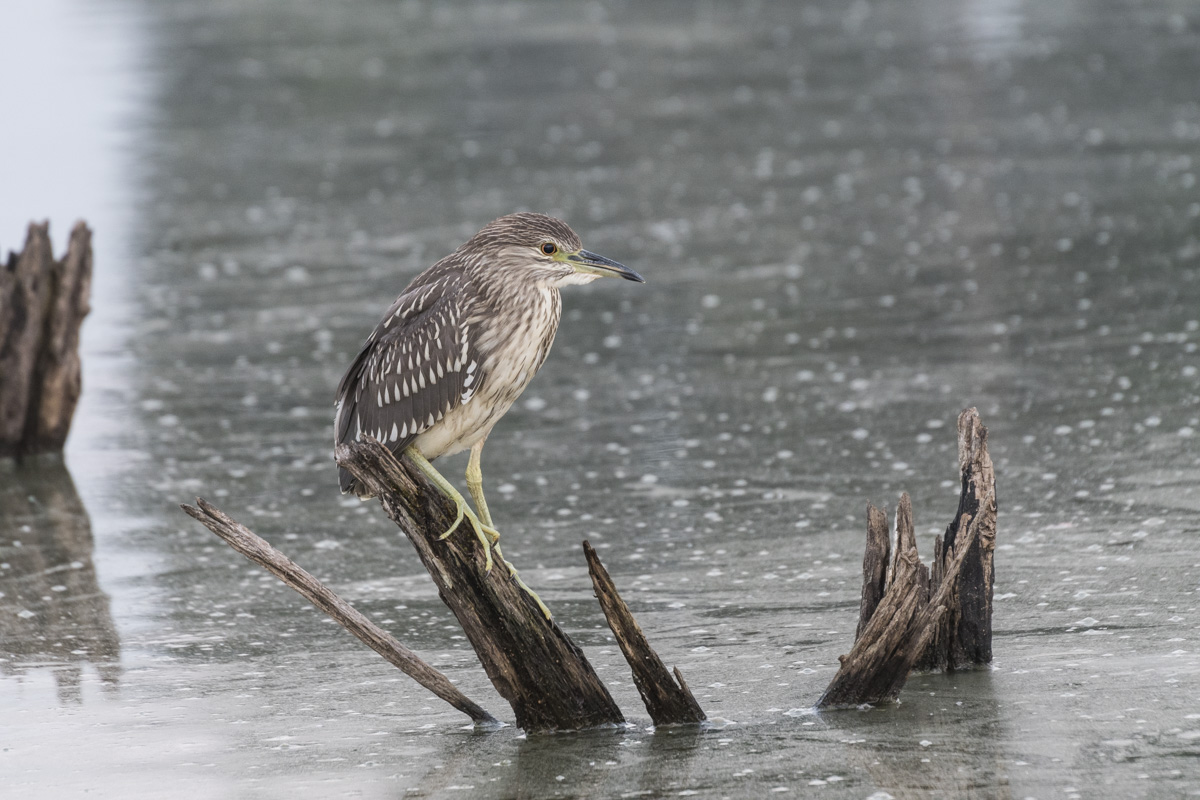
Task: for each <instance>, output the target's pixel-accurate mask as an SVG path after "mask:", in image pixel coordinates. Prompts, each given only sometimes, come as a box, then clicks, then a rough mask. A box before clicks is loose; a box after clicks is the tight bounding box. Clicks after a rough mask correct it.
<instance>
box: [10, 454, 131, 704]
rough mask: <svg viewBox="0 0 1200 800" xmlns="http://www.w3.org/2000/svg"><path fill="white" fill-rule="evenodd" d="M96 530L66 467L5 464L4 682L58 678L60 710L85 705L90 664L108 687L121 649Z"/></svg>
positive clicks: (44, 461) (49, 461) (46, 462)
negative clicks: (42, 671)
mask: <svg viewBox="0 0 1200 800" xmlns="http://www.w3.org/2000/svg"><path fill="white" fill-rule="evenodd" d="M92 548H93V542H92V525H91V521H90V520H89V519H88V514H87V509H85V508H84V507H83V502H82V501H81V500H80V499H79V495H78V493H77V492H76V491H75V483H74V481H73V480H71V473H70V472H69V471H68V470H67V468H66V465H65V464H63V462H62V460H61V459H59V458H57V457H53V458H37V459H28V460H26V461H24V462H23V463H21V464H19V465H18V464H13V463H12V462H4V463H2V464H0V674H3V675H15V676H17V677H20V676H21V675H22V674H23V673H24V672H25V671H27V670H28V669H30V668H34V667H50V668H52V669H53V671H54V677H55V681H56V683H57V684H58V694H59V699H60V701H61V702H64V703H67V702H79V699H80V677H81V675H82V672H83V664H84V663H86V662H91V663H92V664H94V665H95V666H96V668H97V670H98V671H99V673H100V677H101V678H102V679H103V681H104V683H105V685H106V686H109V687H115V686H116V683H117V679H118V678H119V677H120V664H119V658H120V649H121V645H120V641H119V639H118V638H117V630H116V627H115V626H114V625H113V620H112V614H111V612H110V611H109V599H108V595H106V594H105V593H104V592H103V591H101V589H100V586H99V584H98V583H97V581H96V568H95V566H94V565H93V564H92Z"/></svg>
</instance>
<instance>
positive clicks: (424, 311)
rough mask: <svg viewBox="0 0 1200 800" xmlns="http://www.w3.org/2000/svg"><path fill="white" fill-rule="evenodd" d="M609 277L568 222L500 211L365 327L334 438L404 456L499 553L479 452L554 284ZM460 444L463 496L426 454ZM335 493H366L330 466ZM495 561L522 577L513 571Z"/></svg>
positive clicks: (532, 359)
mask: <svg viewBox="0 0 1200 800" xmlns="http://www.w3.org/2000/svg"><path fill="white" fill-rule="evenodd" d="M605 276H614V277H619V278H625V279H626V280H631V281H637V282H639V283H643V282H644V281H643V279H642V276H640V275H638V274H637V273H636V272H634V271H633V270H631V269H629V268H628V267H626V266H623V265H621V264H618V263H617V262H616V261H612V260H611V259H607V258H605V257H603V256H599V255H596V254H595V253H589V252H588V251H587V250H584V249H583V247H582V244H581V243H580V241H579V236H577V235H576V233H575V231H573V230H571V228H570V227H569V226H568V225H567V224H566V223H565V222H562V221H560V220H557V219H554V218H553V217H547V216H545V215H543V214H529V213H523V214H510V215H508V216H506V217H501V218H500V219H497V220H495V221H494V222H491V223H489V224H488V225H486V226H485V227H484V228H483V230H481V231H479V233H477V234H475V235H474V236H472V237H471V239H470V240H469V241H467V243H466V244H464V245H462V246H461V247H459V248H458V249H457V250H455V251H454V252H453V253H451V254H450V255H448V256H446V257H445V258H443V259H442V260H441V261H439V262H437V263H436V264H434V265H433V266H432V267H430V268H429V269H427V270H425V271H424V272H422V273H421V274H420V275H418V276H417V277H416V278H415V279H414V280H413V282H412V283H410V284H409V285H408V288H406V289H405V290H404V291H403V292H402V293H401V294H400V296H399V297H398V298H396V300H395V302H393V303H392V305H391V307H389V308H388V310H387V313H386V314H384V316H383V321H381V322H380V323H379V325H377V326H376V327H375V330H374V331H372V332H371V335H370V336H368V337H367V341H366V344H364V345H363V348H362V351H361V352H359V354H358V357H357V358H355V359H354V363H353V364H351V365H350V369H348V370H347V371H346V374H345V375H344V376H343V377H342V381H341V384H340V385H339V386H338V390H337V416H336V422H335V430H334V438H335V441H336V442H337V443H343V442H349V441H351V440H355V439H361V438H362V437H363V436H364V435H370V436H373V437H374V438H375V439H377V440H378V441H380V442H381V443H383V444H385V445H386V446H387V447H388V448H389V449H391V451H392V452H393V453H402V452H405V451H407V453H408V455H409V457H410V458H411V459H412V462H413V463H414V464H415V465H416V466H417V467H418V468H419V469H420V470H421V471H422V472H424V473H425V474H426V475H427V476H428V477H429V478H430V480H432V481H433V482H434V484H436V485H437V486H438V488H439V489H441V490H442V491H443V492H444V493H445V494H446V496H447V497H449V498H450V499H451V500H453V501H454V503H455V504H456V505H457V506H458V518H457V519H456V520H455V522H454V524H453V525H451V526H450V529H449V530H447V531H446V532H445V533H443V534H442V538H445V537H446V536H449V535H450V534H451V533H453V532H454V530H455V529H456V528H457V527H458V526H459V524H460V523H461V522H462V521H463V519H464V517H465V518H466V519H467V520H468V522H469V524H470V525H471V527H472V528H473V529H474V531H475V534H476V536H478V537H479V541H480V542H482V544H483V548H484V552H485V554H486V559H487V561H486V563H487V569H489V570H490V569H491V566H492V554H491V549H492V548H493V547H494V548H495V550H496V555H497V556H499V557H500V558H501V559H503V558H504V554H503V552H502V551H501V550H500V546H499V538H500V534H499V533H498V532H497V531H496V529H495V528H494V527H493V525H492V517H491V514H490V513H488V507H487V500H485V499H484V496H483V472H482V470H481V469H480V466H479V457H480V454H481V453H482V451H483V443H484V441H486V440H487V436H488V434H489V433H490V432H491V430H492V427H493V426H494V425H495V424H496V423H497V422H498V421H499V420H500V417H502V416H504V413H505V412H506V411H508V409H509V407H510V406H512V404H513V402H514V401H515V400H516V399H517V397H518V396H520V394H521V392H523V391H524V390H525V387H526V386H528V385H529V381H530V380H532V379H533V376H534V374H535V373H536V372H537V371H538V369H539V368H540V367H541V366H542V363H543V362H544V361H545V360H546V355H547V353H549V352H550V345H551V344H552V343H553V342H554V334H555V332H556V331H557V330H558V322H559V318H560V317H561V314H562V300H561V298H560V297H559V294H558V290H559V288H560V287H563V286H569V285H571V284H578V283H590V282H591V281H593V280H595V279H596V278H601V277H605ZM467 449H470V451H471V457H470V461H469V462H468V464H467V488H468V490H470V492H471V497H472V499H474V501H475V511H474V512H473V511H472V510H471V509H470V508H469V507H468V506H467V502H466V500H465V499H464V498H463V496H462V495H461V494H460V493H459V492H458V491H457V490H456V489H455V488H454V486H453V485H452V484H451V483H450V482H449V481H448V480H446V478H444V477H443V476H442V475H441V473H439V472H438V471H437V470H436V469H434V467H433V465H432V464H430V463H429V462H430V461H432V460H433V459H435V458H438V457H439V456H444V455H450V454H452V453H458V452H461V451H463V450H467ZM339 477H340V479H341V486H342V492H343V493H347V492H354V493H356V494H358V495H359V496H360V497H368V496H370V495H369V494H368V493H367V492H366V490H365V489H364V488H363V487H362V486H360V485H359V484H358V483H357V482H356V481H355V480H354V478H353V476H352V475H350V473H349V472H347V471H346V470H344V469H342V470H339ZM505 564H506V565H507V566H508V568H509V570H510V571H511V572H512V575H513V577H514V578H515V579H516V580H517V581H518V582H519V583H520V584H521V586H522V587H523V588H524V589H525V590H526V591H527V592H529V594H530V595H532V596H533V598H534V599H535V600H537V602H538V605H539V606H540V607H541V609H542V611H543V612H544V613H545V614H546V616H547V617H549V616H550V612H549V611H548V610H547V609H546V607H545V605H544V604H543V603H542V601H541V600H540V599H538V597H537V595H536V594H534V593H533V591H532V590H530V589H529V587H527V586H525V584H524V582H523V581H521V579H520V577H519V576H517V574H516V570H515V569H513V567H512V565H511V564H508V562H507V561H506V562H505Z"/></svg>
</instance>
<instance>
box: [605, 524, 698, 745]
mask: <svg viewBox="0 0 1200 800" xmlns="http://www.w3.org/2000/svg"><path fill="white" fill-rule="evenodd" d="M583 553H584V555H585V556H586V557H587V562H588V572H589V573H590V574H591V576H592V586H593V588H595V590H596V599H597V600H599V601H600V607H601V608H602V609H604V617H605V619H607V620H608V627H609V628H611V629H612V632H613V635H614V636H615V637H617V644H618V645H620V646H621V652H622V653H624V654H625V660H626V661H628V662H629V666H630V668H631V669H632V670H633V682H634V684H635V685H636V686H637V689H638V693H639V694H641V696H642V702H643V703H645V704H646V711H648V712H650V719H651V720H653V722H654V724H655V725H656V726H657V725H686V724H689V723H697V722H704V720H706V719H708V717H706V716H705V715H704V710H703V709H701V708H700V704H699V703H697V702H696V698H695V697H694V696H693V695H692V690H691V689H689V688H688V685H687V682H686V681H684V679H683V674H682V673H680V671H679V667H676V668H675V670H674V677H672V674H671V673H670V672H668V671H667V668H666V666H665V665H664V664H663V662H662V659H660V658H659V657H658V653H656V652H654V648H652V647H651V646H650V643H649V642H648V641H646V635H645V634H644V633H642V628H641V626H640V625H638V624H637V620H635V619H634V618H633V613H632V612H630V610H629V606H628V605H626V604H625V601H624V600H622V599H621V595H619V594H617V587H616V586H615V585H614V584H613V581H612V578H610V577H609V575H608V570H606V569H605V568H604V565H603V564H601V563H600V556H598V555H596V551H595V550H594V549H593V548H592V545H591V544H590V543H589V542H586V541H585V542H584V543H583ZM676 681H678V683H677V682H676Z"/></svg>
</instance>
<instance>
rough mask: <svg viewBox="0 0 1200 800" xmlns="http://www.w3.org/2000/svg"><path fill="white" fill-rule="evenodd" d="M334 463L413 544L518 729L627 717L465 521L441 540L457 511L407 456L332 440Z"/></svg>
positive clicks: (543, 728)
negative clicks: (488, 564) (491, 561)
mask: <svg viewBox="0 0 1200 800" xmlns="http://www.w3.org/2000/svg"><path fill="white" fill-rule="evenodd" d="M336 459H337V463H338V466H340V467H342V468H344V469H346V470H348V471H349V472H350V473H351V474H352V475H353V476H354V478H355V480H357V481H359V482H360V483H361V484H362V485H363V486H365V487H367V489H368V490H369V491H370V492H371V493H372V494H374V495H375V496H376V497H377V498H378V499H379V502H380V503H381V504H382V505H383V509H384V511H385V512H386V513H387V515H388V517H389V518H391V520H392V521H393V522H395V523H396V525H398V526H399V527H400V529H401V530H402V531H404V534H405V536H407V537H408V540H409V541H410V542H412V544H413V546H414V547H415V548H416V550H417V555H418V556H419V557H420V559H421V563H422V564H424V565H425V569H426V570H427V571H428V572H429V574H430V575H431V576H432V577H433V580H434V583H435V584H436V585H437V588H438V593H439V595H440V596H441V598H442V602H444V603H445V604H446V606H447V607H448V608H449V609H450V610H451V611H452V612H453V613H454V616H455V617H456V618H457V619H458V622H459V624H460V625H461V626H462V628H463V632H464V633H465V634H466V636H467V639H468V640H469V641H470V642H471V646H472V647H474V648H475V653H476V655H477V656H478V657H479V660H480V662H481V663H482V664H483V667H484V670H485V671H486V672H487V675H488V678H490V679H491V681H492V685H493V686H495V687H496V691H498V692H499V693H500V695H501V696H502V697H503V698H504V699H505V700H507V701H508V702H509V704H510V705H511V706H512V709H513V713H514V714H515V715H516V722H517V725H518V726H520V727H521V728H523V729H525V730H526V731H527V732H531V733H533V732H545V731H556V730H574V729H580V728H590V727H597V726H601V725H617V724H621V723H623V722H624V721H625V719H624V717H623V716H622V714H621V710H620V708H618V707H617V704H616V703H615V702H613V699H612V697H611V695H609V692H608V689H607V688H605V686H604V684H603V683H601V681H600V679H599V678H598V677H597V676H596V672H595V670H594V669H592V666H591V664H590V663H588V661H587V659H586V658H585V657H584V655H583V651H582V650H580V649H579V647H578V646H577V645H576V644H575V643H574V642H573V641H571V639H570V637H568V636H567V634H566V633H564V632H563V631H562V629H561V628H559V627H558V625H557V623H555V622H554V621H553V620H549V619H546V617H545V616H544V615H543V614H542V612H541V610H540V609H539V608H538V606H537V604H536V603H534V602H533V600H532V599H531V598H530V597H529V595H528V594H526V593H525V591H524V590H523V589H521V588H520V586H518V585H517V583H516V581H515V580H514V579H513V578H512V577H511V576H510V574H509V572H508V569H507V568H506V567H505V565H504V563H503V562H500V563H497V564H496V566H495V567H494V568H493V569H492V571H491V572H485V571H484V554H483V550H482V547H481V546H480V544H479V541H478V539H476V537H475V536H474V535H473V533H472V532H471V531H470V529H469V528H468V527H467V523H466V522H464V523H463V525H462V526H461V528H460V530H457V531H455V533H454V534H453V535H451V536H450V537H449V538H447V539H444V540H443V539H439V538H438V536H439V534H440V533H441V532H442V531H445V530H447V529H449V527H450V526H451V524H452V523H453V522H454V519H455V507H454V505H453V503H452V502H451V501H450V500H449V499H447V498H446V497H445V496H444V495H443V494H442V493H441V492H440V491H439V490H438V489H437V488H436V487H434V486H433V484H432V483H430V482H429V480H428V479H427V478H425V476H424V475H422V474H421V473H420V472H419V471H418V470H417V469H416V468H415V467H413V466H412V465H411V464H409V463H408V461H407V459H405V460H403V461H401V460H397V459H396V457H395V456H394V455H392V453H391V452H390V451H388V450H387V449H386V448H385V447H383V446H382V445H380V444H379V443H378V442H376V441H374V440H372V439H368V440H367V441H365V442H351V443H347V444H342V445H338V447H337V451H336Z"/></svg>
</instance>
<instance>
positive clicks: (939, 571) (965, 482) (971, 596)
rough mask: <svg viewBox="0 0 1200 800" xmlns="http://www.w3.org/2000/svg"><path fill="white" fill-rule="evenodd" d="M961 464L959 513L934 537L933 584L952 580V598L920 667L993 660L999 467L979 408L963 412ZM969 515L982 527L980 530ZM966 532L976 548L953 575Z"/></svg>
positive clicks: (951, 666) (965, 666) (933, 587)
mask: <svg viewBox="0 0 1200 800" xmlns="http://www.w3.org/2000/svg"><path fill="white" fill-rule="evenodd" d="M958 465H959V472H960V475H961V481H962V490H961V493H960V494H959V498H958V513H957V514H955V516H954V519H953V521H951V523H950V524H949V525H948V526H947V527H946V534H945V536H944V537H942V536H939V537H937V539H935V540H934V543H933V565H932V568H931V571H930V578H929V590H930V592H936V591H937V590H938V588H939V587H940V586H941V584H943V583H945V582H947V581H949V582H950V583H952V586H951V587H950V597H951V601H950V604H949V606H948V609H947V613H946V616H945V617H943V618H942V619H941V620H940V621H939V622H938V625H937V628H936V629H935V630H934V635H933V639H932V640H931V641H930V643H929V646H928V647H927V648H926V649H925V652H924V653H923V654H922V655H921V657H920V658H919V659H917V663H916V669H920V670H961V669H970V668H972V667H975V666H978V665H981V664H990V663H991V662H992V583H993V581H994V580H995V577H996V568H995V553H996V471H995V469H994V468H993V467H992V458H991V456H989V455H988V449H987V428H985V427H983V424H982V423H981V422H980V421H979V414H978V413H977V412H976V411H975V409H973V408H968V409H966V410H964V411H963V412H962V413H961V414H959V416H958ZM964 519H967V520H972V521H973V522H972V524H973V525H974V526H976V527H978V530H979V533H978V536H976V535H974V534H973V533H972V532H971V531H969V530H967V529H966V527H965V525H966V524H965V523H964V522H963V520H964ZM964 537H966V539H967V541H968V546H969V547H970V552H968V553H967V554H966V555H965V561H964V562H963V566H962V570H961V572H960V573H959V574H958V576H957V577H956V578H955V579H953V580H950V578H949V577H948V576H949V564H950V561H951V558H952V556H951V553H952V552H957V549H958V547H959V546H960V544H959V543H960V541H961V540H963V538H964Z"/></svg>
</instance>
